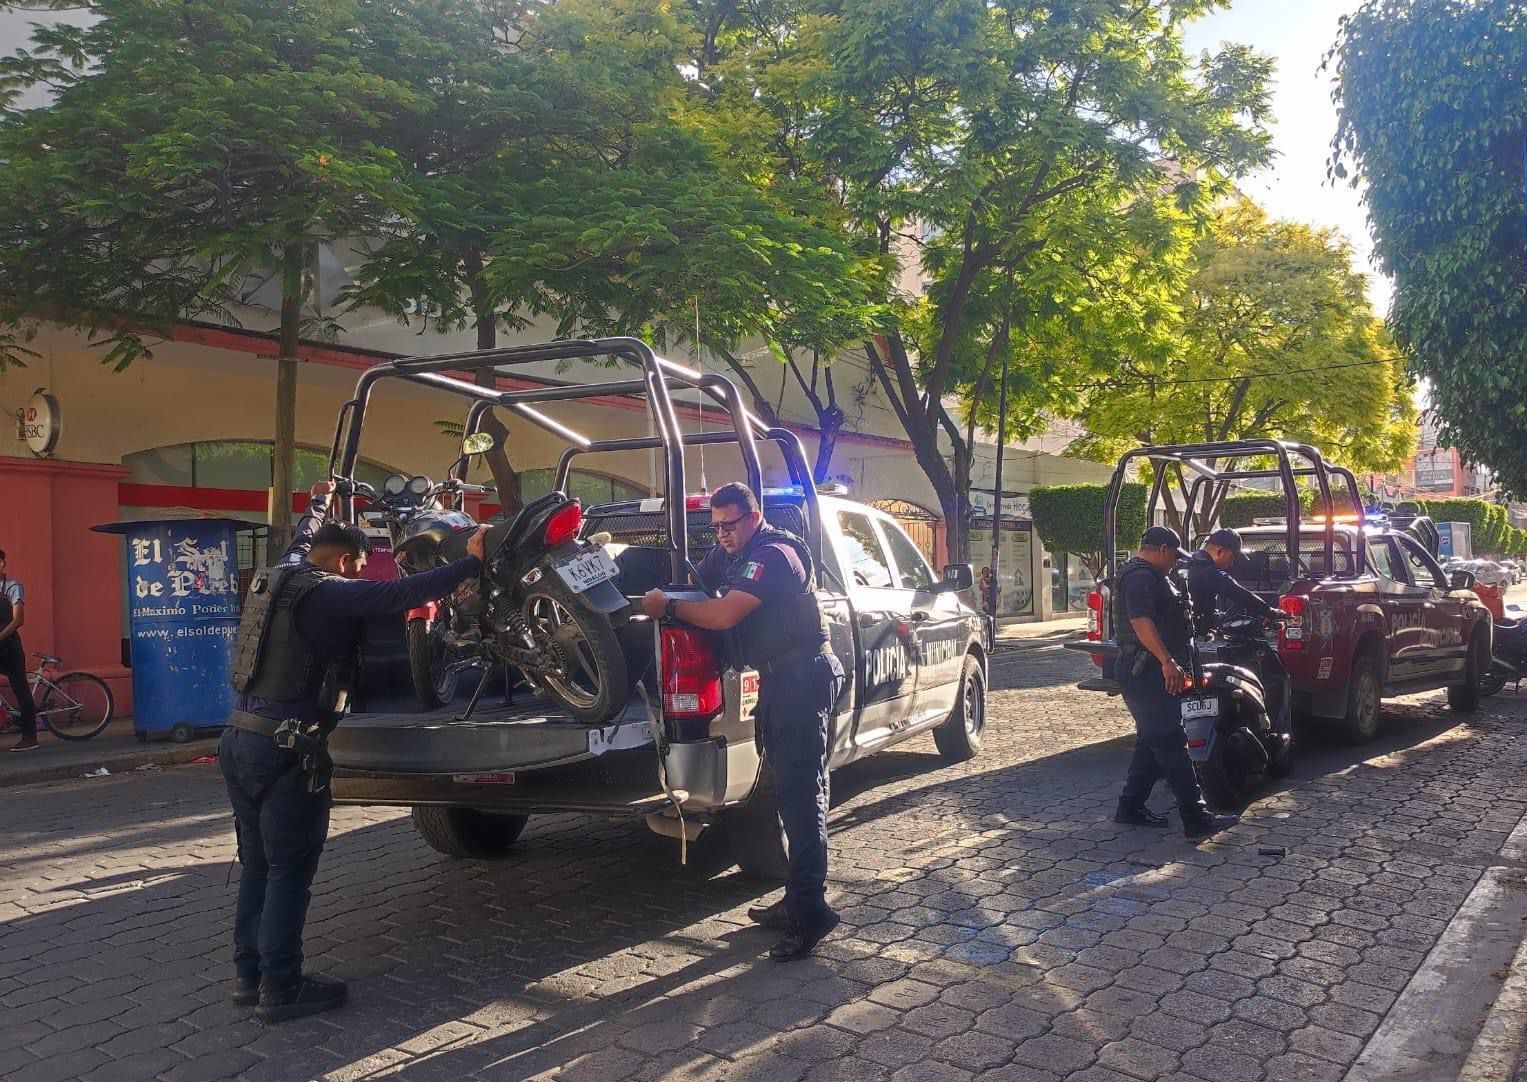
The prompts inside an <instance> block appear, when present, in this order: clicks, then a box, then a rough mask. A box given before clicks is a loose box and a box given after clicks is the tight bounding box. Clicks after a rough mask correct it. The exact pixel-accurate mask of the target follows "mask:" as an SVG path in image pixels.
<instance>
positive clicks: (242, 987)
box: [233, 977, 260, 1007]
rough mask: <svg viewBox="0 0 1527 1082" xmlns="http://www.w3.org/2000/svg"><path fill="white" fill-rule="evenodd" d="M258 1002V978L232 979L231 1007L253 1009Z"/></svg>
mask: <svg viewBox="0 0 1527 1082" xmlns="http://www.w3.org/2000/svg"><path fill="white" fill-rule="evenodd" d="M258 1002H260V978H259V977H234V978H233V1005H234V1006H235V1007H253V1006H254V1005H255V1004H256V1003H258Z"/></svg>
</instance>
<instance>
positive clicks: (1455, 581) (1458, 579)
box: [1448, 571, 1475, 590]
mask: <svg viewBox="0 0 1527 1082" xmlns="http://www.w3.org/2000/svg"><path fill="white" fill-rule="evenodd" d="M1474 582H1475V579H1474V576H1473V575H1471V574H1469V572H1467V571H1454V572H1453V573H1452V574H1451V575H1449V576H1448V585H1449V586H1451V587H1452V588H1453V589H1454V590H1472V589H1474Z"/></svg>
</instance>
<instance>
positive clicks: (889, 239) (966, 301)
mask: <svg viewBox="0 0 1527 1082" xmlns="http://www.w3.org/2000/svg"><path fill="white" fill-rule="evenodd" d="M1213 6H1214V4H1213V3H1212V0H1203V2H1189V3H1181V2H1176V0H1084V2H1080V3H1075V2H1073V3H1067V4H1064V5H1061V4H1055V3H1042V2H1035V0H996V2H993V3H988V4H972V3H954V4H947V3H936V2H933V0H910V2H909V0H863V2H855V3H839V2H837V0H821V3H820V5H819V6H818V8H817V9H816V10H814V11H813V12H812V15H813V23H812V33H811V34H810V35H804V36H803V38H804V40H805V44H803V46H802V50H803V52H806V53H807V54H808V55H807V59H818V60H819V64H818V67H819V69H820V70H819V71H818V73H817V74H816V76H815V80H814V83H813V84H812V85H813V86H814V87H815V89H816V97H815V99H814V101H815V109H814V111H813V113H812V116H811V126H810V129H809V136H808V137H807V138H806V139H805V140H803V144H802V145H803V148H804V150H805V152H808V153H810V154H811V155H812V156H813V157H814V159H815V160H817V161H819V162H820V163H821V172H822V173H823V174H824V175H827V176H830V177H831V178H833V185H834V188H835V190H837V191H840V192H841V199H842V202H843V205H844V207H845V209H846V210H847V212H848V214H849V216H850V219H851V222H852V225H853V228H854V229H855V230H856V232H857V234H858V235H859V236H860V237H862V238H864V239H865V240H866V241H868V242H869V243H872V244H874V245H875V246H876V249H877V250H878V251H879V252H880V253H882V254H883V255H886V256H888V257H891V256H896V257H902V256H904V257H905V258H906V259H907V261H908V262H909V263H913V264H920V267H921V269H922V270H923V271H925V272H926V274H927V275H928V278H929V284H928V288H927V292H926V295H923V296H915V297H907V296H903V297H902V298H900V303H899V305H898V307H897V310H896V312H895V313H894V318H892V319H890V320H888V321H887V322H886V325H885V326H884V328H883V331H882V333H881V334H879V335H877V336H875V337H873V338H871V339H869V340H867V342H866V344H865V348H866V352H867V353H868V355H869V357H870V360H871V364H872V366H873V368H874V370H875V372H876V374H877V377H878V379H879V381H880V384H881V387H882V389H883V390H884V392H885V394H886V397H887V398H888V399H889V401H890V403H891V406H892V408H893V410H894V411H895V413H896V415H897V417H898V418H899V419H900V421H901V423H902V425H903V426H904V428H905V429H906V432H907V435H908V437H909V439H910V441H911V443H912V446H913V451H914V455H915V457H916V460H917V462H918V464H919V466H921V468H922V469H923V471H924V472H925V473H926V474H927V476H928V478H929V480H930V482H931V483H932V485H933V487H934V489H935V491H936V492H937V494H938V498H939V502H940V505H941V507H942V510H943V513H944V519H945V521H946V523H947V524H948V530H949V546H950V552H951V556H952V557H953V558H955V559H960V558H963V555H964V553H965V550H966V510H967V508H968V506H969V497H968V490H969V486H970V472H971V471H970V467H971V462H972V456H973V448H972V446H971V443H972V439H973V435H974V430H975V427H976V425H975V424H973V423H972V421H971V417H970V413H969V411H970V410H971V409H974V410H975V411H976V414H977V420H978V421H979V420H980V415H981V414H982V413H983V411H984V412H986V413H987V415H988V416H989V415H990V411H993V410H994V409H995V408H997V407H996V404H995V403H994V402H993V398H994V396H993V395H992V393H991V391H992V388H994V387H996V386H997V385H998V384H999V383H1000V378H999V376H1000V372H1001V370H1002V367H1003V366H1007V367H1008V368H1009V376H1010V379H1009V386H1010V394H1009V398H1008V401H1006V402H1004V403H1001V408H1003V409H1006V410H1008V412H1009V414H1010V417H1011V420H1012V424H1013V429H1014V431H1015V433H1016V434H1019V435H1022V434H1024V432H1025V431H1030V430H1032V429H1033V428H1034V427H1036V426H1037V425H1038V424H1039V423H1040V422H1041V419H1042V414H1041V409H1042V408H1043V407H1047V406H1049V405H1051V404H1052V402H1053V401H1054V400H1055V399H1057V398H1060V399H1062V400H1063V399H1064V396H1065V393H1066V392H1065V388H1066V387H1067V386H1068V385H1070V384H1072V383H1074V382H1076V381H1077V380H1078V379H1079V378H1080V377H1081V375H1082V374H1083V373H1103V372H1107V371H1108V370H1110V369H1111V368H1112V367H1113V366H1114V365H1115V364H1116V363H1117V358H1118V357H1120V356H1124V355H1132V356H1136V357H1140V358H1152V357H1154V358H1157V359H1164V358H1165V356H1166V355H1167V352H1168V341H1167V338H1166V337H1165V336H1164V335H1162V334H1161V333H1160V331H1159V328H1161V327H1162V326H1164V325H1165V324H1166V323H1168V322H1169V321H1170V320H1169V316H1170V312H1169V309H1170V304H1169V296H1170V286H1171V284H1172V282H1173V280H1174V279H1175V278H1176V277H1177V276H1178V274H1179V273H1180V270H1181V264H1182V261H1183V258H1184V255H1185V245H1186V243H1187V241H1188V240H1189V238H1190V237H1191V234H1192V230H1193V227H1194V224H1195V221H1196V219H1197V218H1198V217H1199V216H1200V215H1202V213H1203V212H1204V210H1205V209H1206V207H1207V205H1208V201H1209V199H1210V198H1211V197H1213V196H1214V195H1216V194H1219V193H1222V192H1223V191H1224V190H1225V181H1226V178H1227V177H1228V176H1230V175H1233V174H1236V173H1238V172H1239V171H1240V170H1242V169H1244V168H1246V167H1248V166H1251V165H1255V164H1257V163H1259V162H1261V161H1263V160H1265V156H1266V139H1265V135H1264V133H1263V132H1262V131H1261V127H1260V126H1261V123H1262V121H1263V119H1264V118H1265V115H1266V110H1267V94H1266V89H1265V83H1266V79H1267V76H1268V73H1269V70H1270V69H1269V65H1268V64H1267V62H1266V61H1264V60H1262V59H1261V58H1258V57H1256V56H1254V55H1253V54H1251V53H1250V52H1249V51H1247V50H1245V49H1242V48H1237V47H1226V48H1225V49H1223V50H1222V51H1221V52H1220V53H1219V54H1218V55H1215V56H1206V57H1204V58H1203V59H1202V61H1201V62H1195V61H1194V60H1192V59H1190V58H1189V57H1187V56H1186V55H1185V53H1184V51H1183V48H1182V38H1181V31H1182V25H1183V22H1184V20H1185V19H1187V18H1191V17H1192V16H1194V15H1197V14H1201V13H1203V12H1204V11H1207V10H1209V9H1210V8H1211V7H1213ZM798 62H806V61H804V60H802V61H798ZM962 399H963V400H964V401H965V403H966V409H965V411H964V415H963V417H962V413H961V407H960V406H959V404H958V403H959V402H960V401H961V400H962ZM962 420H963V422H964V424H963V425H962V423H961V422H962Z"/></svg>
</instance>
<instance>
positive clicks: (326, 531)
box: [312, 522, 371, 556]
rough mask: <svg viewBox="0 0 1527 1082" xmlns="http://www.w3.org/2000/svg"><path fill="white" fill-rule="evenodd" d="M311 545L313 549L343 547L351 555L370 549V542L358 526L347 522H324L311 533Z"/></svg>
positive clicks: (357, 554)
mask: <svg viewBox="0 0 1527 1082" xmlns="http://www.w3.org/2000/svg"><path fill="white" fill-rule="evenodd" d="M312 547H313V548H314V549H315V550H316V549H343V550H344V551H345V552H348V553H349V554H350V555H351V556H360V555H361V554H362V553H366V552H369V551H370V550H371V542H370V541H368V540H367V539H366V534H365V532H364V531H363V530H362V529H361V528H360V527H359V526H352V525H350V524H349V523H348V522H325V523H324V524H323V525H322V526H320V527H318V530H317V532H315V533H314V534H313V545H312Z"/></svg>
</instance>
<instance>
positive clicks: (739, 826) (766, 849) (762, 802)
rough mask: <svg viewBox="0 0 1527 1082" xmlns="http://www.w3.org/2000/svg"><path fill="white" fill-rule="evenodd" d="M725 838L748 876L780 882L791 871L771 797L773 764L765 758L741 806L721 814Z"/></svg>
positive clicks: (772, 790)
mask: <svg viewBox="0 0 1527 1082" xmlns="http://www.w3.org/2000/svg"><path fill="white" fill-rule="evenodd" d="M721 822H722V823H723V825H725V827H726V842H727V845H728V847H729V848H730V850H731V854H732V861H733V863H735V864H736V865H737V870H738V871H740V872H741V873H742V874H743V876H744V877H746V878H748V879H761V880H767V881H768V882H770V883H783V882H784V881H785V876H786V875H788V874H789V872H790V858H789V855H788V853H787V850H786V848H785V828H784V824H782V823H781V822H780V821H779V808H778V805H777V804H776V803H775V798H774V768H773V767H772V766H770V765H769V760H768V759H767V758H765V759H764V760H763V761H762V762H761V763H759V765H758V784H757V785H755V786H754V787H753V795H752V796H751V797H749V798H748V802H747V803H746V804H743V805H742V806H741V807H737V808H730V809H728V810H727V811H725V812H722V814H721Z"/></svg>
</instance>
